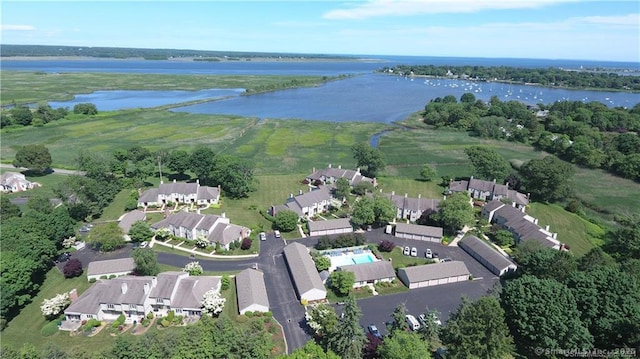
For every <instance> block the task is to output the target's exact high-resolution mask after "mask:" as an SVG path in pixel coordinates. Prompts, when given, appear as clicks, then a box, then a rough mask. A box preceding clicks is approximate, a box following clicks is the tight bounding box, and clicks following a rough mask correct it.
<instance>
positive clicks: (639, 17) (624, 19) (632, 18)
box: [575, 14, 640, 28]
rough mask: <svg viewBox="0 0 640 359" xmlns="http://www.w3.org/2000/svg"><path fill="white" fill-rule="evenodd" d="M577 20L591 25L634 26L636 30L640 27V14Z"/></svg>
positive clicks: (588, 17)
mask: <svg viewBox="0 0 640 359" xmlns="http://www.w3.org/2000/svg"><path fill="white" fill-rule="evenodd" d="M575 19H576V20H578V21H582V22H586V23H590V24H600V25H619V26H632V27H635V28H638V27H640V14H628V15H622V16H586V17H582V18H575Z"/></svg>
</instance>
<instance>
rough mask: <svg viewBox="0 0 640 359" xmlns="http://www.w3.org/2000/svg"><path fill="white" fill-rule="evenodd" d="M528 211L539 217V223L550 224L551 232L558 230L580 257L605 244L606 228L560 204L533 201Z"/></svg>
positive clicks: (560, 236)
mask: <svg viewBox="0 0 640 359" xmlns="http://www.w3.org/2000/svg"><path fill="white" fill-rule="evenodd" d="M527 212H528V213H529V214H530V215H532V216H533V217H535V218H538V225H540V226H541V227H543V228H544V227H545V226H546V225H549V226H550V230H551V232H557V233H558V240H559V241H560V242H562V243H566V244H568V245H569V248H570V249H571V252H572V253H573V254H575V255H576V256H578V257H580V256H582V255H584V254H585V253H587V252H588V251H589V250H590V249H591V248H593V247H595V246H599V245H601V244H603V236H604V234H605V230H604V229H602V228H601V227H599V226H598V225H596V224H593V223H591V222H588V221H586V220H585V219H583V218H581V217H579V216H578V215H576V214H574V213H571V212H568V211H566V210H565V209H564V208H562V207H560V206H558V205H555V204H542V203H533V204H531V206H530V207H529V209H528V211H527Z"/></svg>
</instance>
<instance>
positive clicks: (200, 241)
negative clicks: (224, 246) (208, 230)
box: [196, 236, 210, 248]
mask: <svg viewBox="0 0 640 359" xmlns="http://www.w3.org/2000/svg"><path fill="white" fill-rule="evenodd" d="M209 244H210V243H209V240H208V239H207V238H205V237H204V236H198V238H196V247H198V248H206V247H207V246H208V245H209Z"/></svg>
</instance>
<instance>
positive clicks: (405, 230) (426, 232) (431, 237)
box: [396, 223, 442, 243]
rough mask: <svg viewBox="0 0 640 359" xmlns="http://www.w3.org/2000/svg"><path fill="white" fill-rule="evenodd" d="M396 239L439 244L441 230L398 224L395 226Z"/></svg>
mask: <svg viewBox="0 0 640 359" xmlns="http://www.w3.org/2000/svg"><path fill="white" fill-rule="evenodd" d="M396 237H398V238H406V239H415V240H418V241H427V242H435V243H440V242H442V228H440V227H430V226H421V225H418V224H407V223H398V224H396Z"/></svg>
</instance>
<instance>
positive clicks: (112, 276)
mask: <svg viewBox="0 0 640 359" xmlns="http://www.w3.org/2000/svg"><path fill="white" fill-rule="evenodd" d="M116 277H117V275H115V274H112V275H110V276H109V279H113V278H116Z"/></svg>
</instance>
